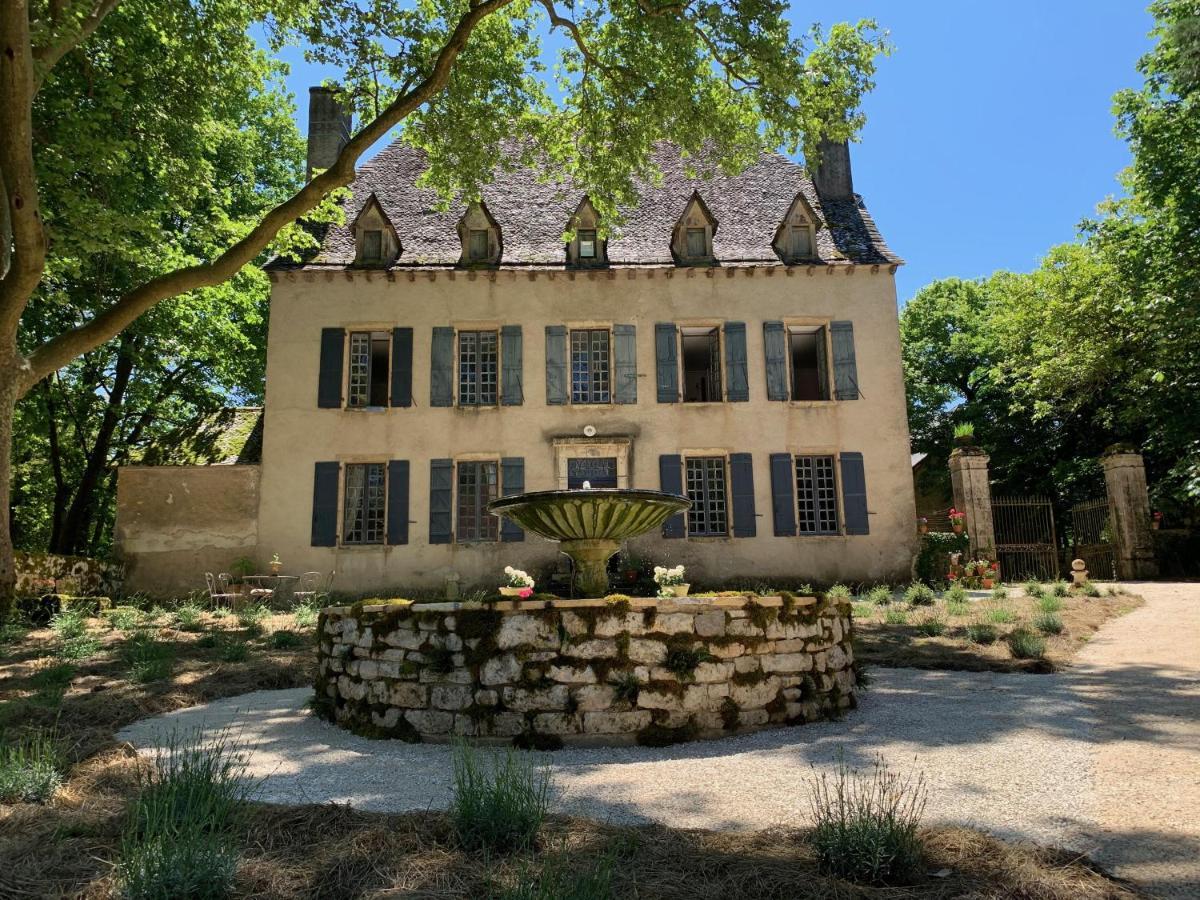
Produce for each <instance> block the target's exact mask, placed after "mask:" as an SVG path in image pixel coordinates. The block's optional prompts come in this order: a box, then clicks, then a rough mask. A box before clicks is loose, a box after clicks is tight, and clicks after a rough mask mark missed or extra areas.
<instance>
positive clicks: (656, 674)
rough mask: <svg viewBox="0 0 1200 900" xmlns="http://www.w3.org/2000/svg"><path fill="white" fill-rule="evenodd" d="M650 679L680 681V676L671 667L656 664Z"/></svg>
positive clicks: (651, 671) (651, 670)
mask: <svg viewBox="0 0 1200 900" xmlns="http://www.w3.org/2000/svg"><path fill="white" fill-rule="evenodd" d="M650 680H651V681H673V682H678V681H679V676H678V675H676V674H675V673H674V672H672V671H671V670H670V669H664V668H663V667H662V666H654V667H652V668H651V669H650Z"/></svg>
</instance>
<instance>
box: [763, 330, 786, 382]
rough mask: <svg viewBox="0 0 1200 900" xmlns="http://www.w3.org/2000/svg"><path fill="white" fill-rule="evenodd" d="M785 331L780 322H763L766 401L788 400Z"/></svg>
mask: <svg viewBox="0 0 1200 900" xmlns="http://www.w3.org/2000/svg"><path fill="white" fill-rule="evenodd" d="M787 352H788V348H787V331H786V329H784V327H783V323H782V322H763V355H764V356H765V357H766V360H767V399H768V400H786V399H787V398H788V393H789V392H788V369H787Z"/></svg>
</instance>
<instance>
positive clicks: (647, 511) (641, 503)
mask: <svg viewBox="0 0 1200 900" xmlns="http://www.w3.org/2000/svg"><path fill="white" fill-rule="evenodd" d="M691 505H692V504H691V501H690V500H688V499H687V497H683V496H680V495H679V494H667V493H664V492H663V491H648V490H637V489H632V488H593V487H592V486H591V485H590V484H589V483H588V482H586V481H585V482H584V483H583V487H582V488H575V489H571V490H565V491H531V492H529V493H527V494H514V495H512V496H511V497H503V498H501V499H499V500H493V501H492V502H491V503H489V504H488V511H489V512H492V513H495V514H496V515H498V516H504V517H505V518H507V519H511V520H512V521H514V522H516V523H517V524H518V525H520V526H521V527H522V528H524V529H525V530H526V531H532V532H533V533H534V534H537V535H541V536H542V537H544V538H547V539H549V540H552V541H558V542H559V544H561V545H562V552H563V553H565V554H567V556H569V557H571V559H572V560H573V561H574V563H575V587H576V588H577V589H578V590H579V592H580V593H581V594H582V595H583V596H584V597H601V596H603V595H604V594H605V592H606V591H607V590H608V561H609V559H610V558H612V556H613V554H615V553H616V552H617V551H618V550H620V549H621V542H622V541H624V540H628V539H629V538H634V537H637V536H638V535H640V534H645V533H646V532H647V531H652V530H653V529H655V528H658V527H660V526H661V525H662V524H663V523H664V522H665V521H667V519H669V518H671V516H674V515H678V514H679V513H681V512H685V511H687V510H688V509H689V508H690V507H691Z"/></svg>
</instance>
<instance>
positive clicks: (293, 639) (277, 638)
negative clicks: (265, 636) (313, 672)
mask: <svg viewBox="0 0 1200 900" xmlns="http://www.w3.org/2000/svg"><path fill="white" fill-rule="evenodd" d="M267 643H269V644H270V645H271V647H272V648H273V649H275V650H295V649H296V648H297V647H303V646H304V644H305V641H304V638H302V637H301V636H300V635H298V634H296V632H294V631H288V630H287V629H286V628H281V629H279V630H278V631H272V632H271V637H270V639H269V640H268V641H267Z"/></svg>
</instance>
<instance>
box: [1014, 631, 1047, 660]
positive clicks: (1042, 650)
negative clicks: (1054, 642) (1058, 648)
mask: <svg viewBox="0 0 1200 900" xmlns="http://www.w3.org/2000/svg"><path fill="white" fill-rule="evenodd" d="M1008 649H1009V651H1010V652H1011V653H1012V655H1013V656H1015V657H1016V658H1017V659H1041V658H1042V657H1043V656H1045V655H1046V639H1045V638H1044V637H1042V636H1041V635H1039V634H1034V633H1033V632H1032V631H1029V630H1027V629H1025V628H1014V629H1013V630H1012V631H1011V632H1010V633H1009V635H1008Z"/></svg>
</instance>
